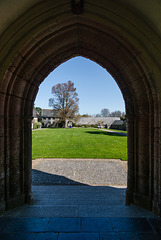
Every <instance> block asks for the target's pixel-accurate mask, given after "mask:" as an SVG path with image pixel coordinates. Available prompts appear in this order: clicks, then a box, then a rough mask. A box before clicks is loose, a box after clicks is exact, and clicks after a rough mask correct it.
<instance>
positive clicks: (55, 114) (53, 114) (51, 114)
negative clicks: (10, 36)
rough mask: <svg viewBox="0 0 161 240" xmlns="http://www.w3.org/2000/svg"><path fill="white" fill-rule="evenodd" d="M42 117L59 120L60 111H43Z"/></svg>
mask: <svg viewBox="0 0 161 240" xmlns="http://www.w3.org/2000/svg"><path fill="white" fill-rule="evenodd" d="M41 117H42V118H48V117H52V118H53V117H54V118H56V117H57V118H58V110H54V109H42V113H41Z"/></svg>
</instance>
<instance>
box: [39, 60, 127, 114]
mask: <svg viewBox="0 0 161 240" xmlns="http://www.w3.org/2000/svg"><path fill="white" fill-rule="evenodd" d="M69 80H71V81H72V82H74V86H75V87H76V92H77V93H78V97H79V113H80V114H84V113H88V114H91V115H92V114H96V113H100V112H101V109H103V108H108V109H109V110H110V112H113V111H115V110H120V111H121V112H125V103H124V100H123V97H122V93H121V91H120V89H119V87H118V85H117V83H116V82H115V80H114V79H113V78H112V77H111V75H110V74H109V73H108V72H107V71H106V70H105V69H104V68H102V67H101V66H100V65H98V64H97V63H95V62H93V61H91V60H89V59H87V58H83V57H74V58H72V59H70V60H68V61H67V62H65V63H63V64H61V65H60V66H58V67H57V68H56V69H55V70H54V71H53V72H51V73H50V74H49V75H48V77H47V78H46V79H45V80H44V81H43V83H42V84H41V85H40V88H39V92H38V94H37V97H36V99H35V107H41V108H48V109H49V108H51V107H49V105H48V104H49V98H51V97H53V95H52V93H51V89H52V86H54V85H56V84H57V83H64V82H67V81H69Z"/></svg>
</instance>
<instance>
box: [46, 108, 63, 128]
mask: <svg viewBox="0 0 161 240" xmlns="http://www.w3.org/2000/svg"><path fill="white" fill-rule="evenodd" d="M41 119H42V120H41V121H42V126H43V127H49V126H52V127H58V124H59V121H60V118H59V117H58V110H54V109H42V113H41Z"/></svg>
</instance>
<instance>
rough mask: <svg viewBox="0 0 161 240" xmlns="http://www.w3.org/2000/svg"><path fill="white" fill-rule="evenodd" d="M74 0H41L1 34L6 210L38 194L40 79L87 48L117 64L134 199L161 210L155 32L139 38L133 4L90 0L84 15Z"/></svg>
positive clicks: (104, 62) (113, 70) (86, 53)
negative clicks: (35, 142) (152, 50)
mask: <svg viewBox="0 0 161 240" xmlns="http://www.w3.org/2000/svg"><path fill="white" fill-rule="evenodd" d="M69 3H70V1H66V2H64V4H61V3H59V1H55V2H54V3H53V2H52V6H51V1H45V2H44V3H40V4H39V5H38V6H35V7H33V8H32V9H30V10H29V11H27V12H26V13H25V14H24V15H23V16H21V17H20V18H19V19H17V21H15V22H14V23H13V24H12V25H11V26H10V27H9V28H8V29H7V30H6V32H4V34H3V35H2V37H1V40H3V41H2V43H1V49H2V50H3V55H2V57H1V59H0V60H1V63H2V70H1V79H2V80H1V82H0V102H1V107H0V122H1V127H0V134H1V140H0V143H1V144H0V150H1V153H2V154H1V156H0V158H1V160H0V163H1V173H2V174H1V193H2V194H1V210H4V209H9V208H11V207H14V206H17V205H20V204H23V203H24V202H30V201H31V200H32V191H31V119H32V109H33V103H34V100H35V96H36V94H37V91H38V87H39V85H40V83H41V82H42V81H43V80H44V79H45V77H46V76H47V75H48V74H49V73H50V72H51V71H53V70H54V69H55V68H56V67H57V66H58V65H60V64H61V63H63V62H64V61H66V60H68V59H70V58H72V57H74V56H83V57H87V58H89V59H91V60H93V61H95V62H96V63H98V64H100V65H101V66H102V67H104V68H106V69H107V71H109V72H110V74H111V75H112V76H113V77H114V79H115V80H116V82H117V83H118V85H119V87H120V89H121V92H122V94H123V97H124V100H125V105H126V112H127V120H128V187H127V193H126V203H127V204H131V203H134V204H138V205H140V206H142V207H145V208H147V209H150V210H153V211H155V212H156V213H158V214H161V207H160V202H161V196H160V188H161V184H160V182H159V179H160V172H159V171H160V144H159V143H160V122H159V116H160V111H159V96H160V95H159V89H158V87H157V86H156V79H155V74H154V72H153V69H152V68H151V65H150V60H149V59H150V56H149V55H148V51H147V52H146V49H145V48H144V46H143V45H142V41H143V40H145V42H147V41H148V40H147V39H146V37H145V39H143V40H142V41H140V42H139V41H138V36H139V34H140V36H142V34H141V33H140V31H139V29H136V28H135V26H134V25H132V23H131V22H130V21H129V22H125V19H123V17H122V15H121V14H123V12H124V11H126V10H125V9H124V10H123V12H122V13H120V14H119V9H118V10H117V11H118V12H117V14H116V13H114V12H113V11H111V8H112V5H114V3H113V4H111V5H110V7H109V8H108V6H106V8H105V7H102V6H101V7H100V5H99V4H98V3H97V1H95V4H92V3H91V2H90V1H89V2H88V1H87V3H86V4H85V6H84V13H82V15H74V14H73V13H72V12H71V5H70V4H69ZM128 14H130V13H128ZM131 16H133V14H132V13H131ZM141 24H142V27H143V26H144V22H142V21H141ZM15 28H16V32H13V29H15ZM134 30H135V33H134Z"/></svg>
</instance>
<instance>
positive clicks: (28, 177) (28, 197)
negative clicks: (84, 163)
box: [24, 116, 33, 204]
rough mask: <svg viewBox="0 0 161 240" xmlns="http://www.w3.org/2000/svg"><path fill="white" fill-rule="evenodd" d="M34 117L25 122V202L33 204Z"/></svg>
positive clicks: (27, 118)
mask: <svg viewBox="0 0 161 240" xmlns="http://www.w3.org/2000/svg"><path fill="white" fill-rule="evenodd" d="M31 121H32V117H31V116H30V117H26V118H25V121H24V174H25V179H24V181H25V184H24V188H25V201H26V203H28V204H31V203H32V201H33V194H32V129H31Z"/></svg>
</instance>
